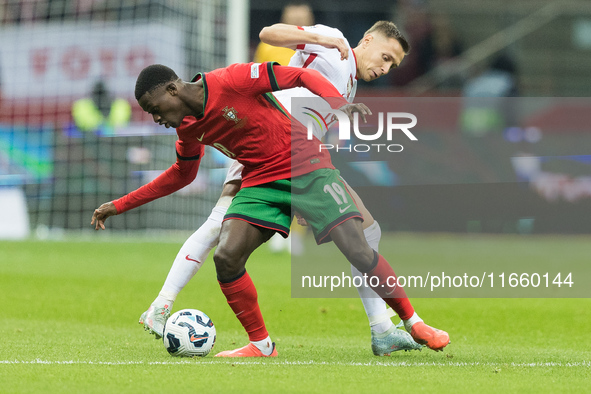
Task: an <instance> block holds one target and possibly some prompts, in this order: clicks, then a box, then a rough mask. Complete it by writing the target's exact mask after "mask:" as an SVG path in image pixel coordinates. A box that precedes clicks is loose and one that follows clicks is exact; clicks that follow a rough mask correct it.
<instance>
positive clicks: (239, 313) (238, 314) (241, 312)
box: [236, 311, 244, 317]
mask: <svg viewBox="0 0 591 394" xmlns="http://www.w3.org/2000/svg"><path fill="white" fill-rule="evenodd" d="M243 313H244V311H240V312H238V313H237V314H236V317H238V316H240V315H241V314H243Z"/></svg>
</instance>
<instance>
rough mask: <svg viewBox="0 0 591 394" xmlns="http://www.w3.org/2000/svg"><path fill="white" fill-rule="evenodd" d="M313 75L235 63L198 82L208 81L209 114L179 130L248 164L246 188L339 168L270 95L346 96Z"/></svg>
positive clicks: (206, 106)
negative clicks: (296, 91)
mask: <svg viewBox="0 0 591 394" xmlns="http://www.w3.org/2000/svg"><path fill="white" fill-rule="evenodd" d="M308 74H309V73H307V72H305V71H304V72H302V69H296V68H289V67H281V66H278V65H276V66H274V65H273V63H263V64H259V63H250V64H233V65H231V66H229V67H226V68H222V69H218V70H214V71H212V72H210V73H205V74H198V75H197V76H196V77H195V78H194V79H193V81H194V82H195V81H197V80H199V79H201V80H202V81H203V85H204V88H205V102H204V105H203V106H204V113H203V116H201V117H199V118H197V119H194V118H193V119H186V122H183V125H181V127H179V129H178V135H179V138H180V139H181V140H184V141H186V140H189V141H191V140H193V141H194V140H198V141H199V142H201V143H203V144H206V145H211V146H213V147H214V148H216V149H218V150H219V151H220V152H222V153H223V154H225V155H226V156H228V157H229V158H231V159H236V160H238V162H240V163H241V164H242V165H244V170H243V171H242V186H243V187H249V186H254V185H260V184H263V183H267V182H272V181H275V180H279V179H286V178H291V177H295V176H298V175H303V174H307V173H309V172H312V171H314V170H316V169H319V168H334V167H332V164H331V162H330V155H329V154H328V153H327V152H326V150H324V151H322V152H320V149H319V144H320V141H319V140H318V139H314V140H308V139H307V130H306V128H305V127H304V126H303V125H302V124H300V123H299V122H297V121H295V120H294V123H293V124H292V121H291V119H290V116H289V115H288V114H287V113H286V111H285V110H284V109H283V107H281V105H280V104H279V103H278V102H277V101H275V100H274V99H273V96H271V95H267V94H266V93H270V92H271V91H275V90H279V89H286V88H291V87H295V86H302V85H303V84H306V86H308V88H309V89H310V90H312V91H314V90H316V91H318V93H319V95H321V96H324V97H330V96H332V97H338V98H341V95H340V93H338V91H337V90H336V89H335V88H334V87H333V86H332V85H331V84H330V83H329V82H328V81H325V80H323V81H319V80H315V79H316V77H317V76H316V75H313V77H312V78H311V79H314V81H306V78H307V77H308ZM302 77H303V78H302ZM307 82H308V83H307ZM322 82H324V85H325V86H322V85H323V84H322ZM335 104H336V106H337V107H339V106H341V105H344V104H347V102H346V100H340V101H335Z"/></svg>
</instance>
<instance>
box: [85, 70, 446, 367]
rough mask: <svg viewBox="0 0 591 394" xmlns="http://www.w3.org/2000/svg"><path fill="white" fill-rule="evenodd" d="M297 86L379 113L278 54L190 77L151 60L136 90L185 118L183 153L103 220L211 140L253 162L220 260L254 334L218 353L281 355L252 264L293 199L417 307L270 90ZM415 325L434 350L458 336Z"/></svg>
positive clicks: (284, 222)
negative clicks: (275, 60)
mask: <svg viewBox="0 0 591 394" xmlns="http://www.w3.org/2000/svg"><path fill="white" fill-rule="evenodd" d="M296 86H303V87H306V88H308V89H309V90H310V91H312V92H313V93H314V94H316V95H318V96H320V97H323V98H325V99H326V100H327V101H328V102H329V103H330V105H331V107H333V108H339V109H340V110H342V111H344V112H345V113H347V114H348V115H351V114H352V112H354V111H356V112H359V113H360V114H361V116H362V118H364V117H365V114H370V111H369V109H368V108H367V107H366V106H364V105H362V104H348V103H347V101H346V100H345V99H344V98H342V97H341V96H340V95H339V93H338V91H337V90H336V89H335V88H334V87H333V86H332V85H331V84H330V83H329V82H328V81H326V80H325V79H323V78H322V77H321V76H320V74H319V73H318V72H316V71H314V70H306V69H298V68H291V67H280V66H275V65H273V64H272V63H264V64H256V63H254V64H236V65H232V66H230V67H227V68H223V69H219V70H214V71H212V72H210V73H204V74H198V75H197V76H196V77H195V78H194V79H193V80H192V82H190V83H188V82H184V81H182V80H180V79H179V78H178V76H177V75H176V74H175V73H174V72H173V71H172V70H170V69H169V68H167V67H164V66H160V65H154V66H150V67H147V68H146V69H144V70H143V71H142V73H141V74H140V76H139V77H138V81H137V83H136V98H137V99H138V102H139V104H140V106H141V107H142V108H143V109H144V110H145V111H146V112H148V113H150V114H152V116H153V118H154V121H155V122H158V123H159V124H162V125H165V126H166V127H176V128H177V134H178V136H179V140H178V141H177V156H178V160H177V162H176V163H175V165H173V166H172V167H171V168H169V169H168V170H167V171H165V172H164V173H163V174H162V175H161V176H160V177H158V178H156V179H155V180H154V181H152V182H150V183H149V184H147V185H145V186H142V187H141V188H139V189H137V190H136V191H134V192H131V193H130V194H128V195H126V196H124V197H122V198H120V199H118V200H115V201H113V202H109V203H105V204H103V205H101V206H100V207H99V208H98V209H96V210H95V212H94V214H93V217H92V223H95V228H97V229H98V228H103V229H104V221H105V219H106V218H108V217H109V216H111V215H115V214H119V213H122V212H124V211H126V210H129V209H132V208H134V207H137V206H139V205H141V204H144V203H146V202H149V201H152V200H153V199H155V198H159V197H162V196H164V195H167V194H170V193H172V192H174V191H176V190H178V189H180V188H182V187H184V186H185V185H187V184H188V183H190V182H191V181H192V180H193V179H194V178H195V176H196V173H197V169H198V166H199V160H200V158H201V155H202V154H203V145H204V144H207V145H211V146H213V147H215V148H216V149H218V150H219V151H221V152H222V153H224V154H226V155H227V156H229V157H231V158H235V159H236V160H238V161H239V162H240V163H241V164H242V165H244V167H245V168H244V170H243V173H242V178H243V180H242V188H241V190H240V191H239V192H238V194H237V195H236V197H235V198H234V199H233V201H232V204H231V205H230V208H229V209H228V212H227V214H226V216H225V220H224V223H223V225H222V231H221V234H220V241H219V245H218V248H217V250H216V252H215V255H214V261H215V264H216V271H217V276H218V280H219V282H220V287H221V288H222V292H223V293H224V295H225V296H226V298H227V301H228V304H229V305H230V306H231V307H232V309H233V311H234V312H235V314H236V316H237V318H238V319H239V320H240V322H241V323H242V325H243V327H244V328H245V330H246V331H247V333H248V335H249V339H250V341H251V342H250V343H249V344H248V345H247V346H245V347H243V348H240V349H236V350H233V351H226V352H222V353H220V354H218V356H222V357H256V356H258V357H261V356H276V355H277V352H276V350H275V345H274V344H273V343H272V341H271V339H270V337H269V335H268V332H267V330H266V327H265V324H264V321H263V318H262V315H261V313H260V309H259V306H258V301H257V294H256V289H255V286H254V284H253V282H252V280H251V279H250V277H249V276H248V273H247V272H246V269H245V264H246V261H247V259H248V257H249V256H250V254H251V253H252V252H253V251H254V250H255V249H256V248H257V247H258V246H260V245H261V244H262V243H263V242H265V241H266V240H268V239H269V237H270V236H271V235H272V234H273V233H274V232H279V233H281V234H283V235H285V236H286V235H287V233H288V231H289V224H290V222H291V217H292V205H293V209H295V210H297V211H298V212H300V213H301V214H302V216H303V217H304V218H305V219H306V220H307V221H308V223H309V224H310V226H311V227H312V230H313V231H314V234H315V236H316V239H317V241H318V242H319V243H322V242H326V241H328V240H331V239H332V240H333V241H334V242H335V244H336V245H337V247H338V248H339V249H340V250H341V252H342V253H343V254H344V255H345V257H346V258H347V259H348V260H349V262H350V263H351V264H353V265H354V266H355V267H356V268H357V269H358V270H359V271H361V272H363V273H367V275H368V276H369V277H372V276H375V277H377V279H378V281H377V284H374V281H370V284H371V286H372V288H373V289H374V291H376V293H377V294H378V295H380V296H381V297H382V298H383V299H384V300H385V301H386V302H387V303H388V305H390V306H391V307H392V308H393V309H394V310H395V311H396V312H397V313H398V314H399V316H400V317H401V318H402V319H403V320H408V319H410V318H411V317H412V316H413V315H414V309H413V307H412V305H411V304H410V302H409V301H408V299H407V297H406V294H405V293H404V291H403V289H401V288H399V287H396V286H395V285H393V284H392V283H395V281H392V280H391V278H394V277H395V274H394V271H393V270H392V268H391V267H390V265H389V264H388V263H387V261H386V260H385V259H384V258H383V257H382V256H380V255H379V254H378V253H377V252H375V251H374V250H373V249H371V248H370V247H369V245H368V244H367V242H366V240H365V238H364V236H363V228H362V218H361V214H360V213H359V211H358V210H357V208H356V206H355V205H354V204H348V205H346V206H341V204H342V203H343V201H336V199H333V198H332V197H330V195H328V197H327V193H325V192H324V191H323V187H324V186H326V185H333V187H334V189H335V192H336V193H339V194H342V195H343V200H344V201H345V202H346V201H347V199H346V198H347V197H346V192H345V190H346V186H345V184H344V183H343V182H342V180H341V179H340V178H339V177H338V171H336V170H335V169H334V167H333V166H332V164H331V162H330V157H329V156H328V155H327V154H326V152H322V151H320V150H319V149H318V144H319V143H320V141H319V140H318V139H316V138H314V139H313V140H308V139H307V138H306V129H305V128H304V127H303V126H302V125H301V124H300V126H301V127H297V122H296V126H295V127H294V130H293V131H292V127H291V121H290V119H289V117H288V116H287V114H286V113H284V112H283V111H282V108H281V106H279V105H277V103H275V102H274V101H273V100H272V99H270V97H269V96H268V95H267V93H269V92H271V91H274V90H278V89H280V88H291V87H296ZM349 198H350V196H349ZM318 212H322V213H323V215H317V213H318ZM411 335H412V336H413V338H414V339H415V340H416V341H417V342H419V343H425V344H427V346H429V347H430V348H432V349H434V350H441V349H442V348H443V347H445V346H446V345H447V344H448V343H449V336H448V335H447V333H445V332H443V331H441V330H436V329H433V328H431V327H429V326H427V325H425V324H424V323H422V322H420V323H416V324H414V325H413V327H412V330H411Z"/></svg>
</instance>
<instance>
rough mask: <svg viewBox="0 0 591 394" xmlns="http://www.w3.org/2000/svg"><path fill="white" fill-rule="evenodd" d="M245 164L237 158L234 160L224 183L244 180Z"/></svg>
mask: <svg viewBox="0 0 591 394" xmlns="http://www.w3.org/2000/svg"><path fill="white" fill-rule="evenodd" d="M243 168H244V166H243V165H242V164H240V163H238V161H237V160H234V161H233V162H232V164H231V165H230V168H228V173H227V174H226V180H225V181H224V185H225V184H226V183H228V182H232V181H241V180H242V169H243Z"/></svg>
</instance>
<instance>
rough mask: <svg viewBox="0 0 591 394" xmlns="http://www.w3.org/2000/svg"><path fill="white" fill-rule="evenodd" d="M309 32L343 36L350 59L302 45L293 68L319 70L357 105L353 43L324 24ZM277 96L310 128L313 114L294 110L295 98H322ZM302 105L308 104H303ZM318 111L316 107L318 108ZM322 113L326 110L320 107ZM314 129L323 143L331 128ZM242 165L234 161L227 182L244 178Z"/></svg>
mask: <svg viewBox="0 0 591 394" xmlns="http://www.w3.org/2000/svg"><path fill="white" fill-rule="evenodd" d="M302 29H304V30H305V31H309V32H314V33H318V34H322V35H325V36H330V37H339V38H342V39H343V40H345V43H346V44H347V47H349V58H348V59H347V60H341V53H340V52H339V51H338V49H336V48H330V49H329V48H325V47H323V46H321V45H315V44H306V45H302V46H301V47H300V46H298V48H297V49H296V53H295V54H294V55H293V56H292V58H291V60H290V62H289V66H291V67H300V68H311V69H314V70H317V71H319V72H320V73H321V74H322V75H323V76H324V77H325V78H326V79H328V80H329V81H330V82H331V83H332V84H333V85H334V87H336V88H337V90H338V91H339V93H341V95H342V96H343V97H344V98H345V99H347V100H348V101H349V102H353V99H354V98H355V92H356V90H357V78H356V75H357V61H356V60H355V55H354V54H353V50H352V49H351V46H350V45H349V42H348V41H347V39H346V38H345V36H343V33H341V32H340V30H338V29H334V28H332V27H328V26H324V25H315V26H306V27H303V28H302ZM273 95H274V96H275V97H276V98H277V100H279V102H280V103H281V105H283V106H284V107H285V109H286V110H287V111H288V112H289V113H290V114H291V115H292V116H293V117H295V118H296V119H297V120H299V121H300V122H301V123H302V124H304V125H307V124H308V121H309V120H310V117H309V116H308V115H306V112H309V111H307V110H305V109H304V107H303V106H300V107H299V108H295V106H294V107H292V102H291V99H292V98H293V97H318V96H316V95H315V94H314V93H312V92H310V91H309V90H308V89H306V88H292V89H286V90H279V91H276V92H273ZM320 103H323V104H324V105H325V107H324V108H325V109H327V110H330V107H329V106H328V104H327V103H326V102H324V100H321V101H320ZM302 104H304V103H303V102H302ZM315 108H316V106H315ZM318 109H319V110H322V107H318ZM331 118H332V115H331ZM326 120H327V122H326V123H327V124H328V126H329V127H330V124H331V122H329V121H328V119H326ZM311 124H312V127H313V133H314V135H315V136H316V138H318V139H319V140H322V137H324V134H326V132H327V129H326V127H324V125H323V124H324V123H322V124H321V123H317V122H314V123H311ZM242 168H243V166H242V164H240V163H238V162H237V161H236V162H233V164H232V165H231V167H230V169H229V171H228V175H227V177H226V181H225V182H224V183H227V182H229V181H232V180H238V179H241V176H242Z"/></svg>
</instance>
